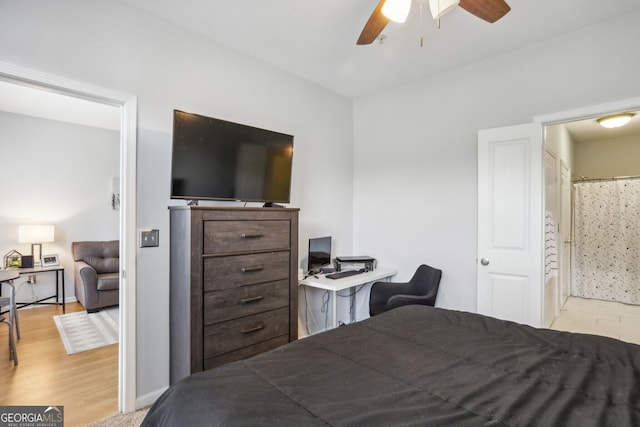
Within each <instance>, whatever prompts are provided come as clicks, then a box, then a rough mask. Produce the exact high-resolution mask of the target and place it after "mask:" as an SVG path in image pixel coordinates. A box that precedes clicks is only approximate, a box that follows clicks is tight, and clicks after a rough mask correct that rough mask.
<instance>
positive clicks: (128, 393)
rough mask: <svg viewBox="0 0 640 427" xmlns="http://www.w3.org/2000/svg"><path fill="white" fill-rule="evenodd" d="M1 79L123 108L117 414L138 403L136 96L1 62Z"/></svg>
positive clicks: (121, 110) (130, 409)
mask: <svg viewBox="0 0 640 427" xmlns="http://www.w3.org/2000/svg"><path fill="white" fill-rule="evenodd" d="M0 79H2V80H5V81H9V82H12V83H16V84H20V85H25V86H30V87H34V88H38V89H42V90H46V91H51V92H56V93H60V94H63V95H68V96H73V97H76V98H83V99H86V100H89V101H94V102H97V103H101V104H107V105H112V106H115V107H119V108H120V195H121V197H120V280H121V287H120V301H119V303H120V308H121V310H120V329H119V335H120V344H119V347H118V409H119V410H120V411H121V412H131V411H134V410H135V409H136V408H135V404H136V351H135V350H136V321H135V320H136V250H137V248H136V227H137V224H136V214H137V207H136V200H137V197H136V164H137V158H136V153H137V139H136V130H137V105H138V101H137V97H136V96H134V95H130V94H127V93H123V92H117V91H113V90H110V89H105V88H101V87H98V86H94V85H90V84H87V83H83V82H79V81H75V80H71V79H67V78H64V77H60V76H55V75H52V74H47V73H43V72H40V71H37V70H33V69H29V68H24V67H20V66H17V65H14V64H9V63H5V62H0Z"/></svg>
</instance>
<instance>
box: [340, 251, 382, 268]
mask: <svg viewBox="0 0 640 427" xmlns="http://www.w3.org/2000/svg"><path fill="white" fill-rule="evenodd" d="M376 264H377V263H376V259H375V258H371V257H370V256H366V255H363V256H339V257H335V258H334V260H333V265H334V266H335V268H336V271H343V270H363V269H364V271H372V270H375V269H376Z"/></svg>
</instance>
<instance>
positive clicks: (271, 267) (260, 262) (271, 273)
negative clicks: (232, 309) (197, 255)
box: [204, 251, 290, 292]
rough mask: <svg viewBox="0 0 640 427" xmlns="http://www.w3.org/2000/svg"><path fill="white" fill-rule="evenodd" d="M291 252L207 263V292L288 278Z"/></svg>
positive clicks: (205, 278)
mask: <svg viewBox="0 0 640 427" xmlns="http://www.w3.org/2000/svg"><path fill="white" fill-rule="evenodd" d="M289 258H290V254H289V252H288V251H282V252H268V253H262V254H249V255H230V256H222V257H208V258H205V259H204V290H205V292H207V291H216V290H222V289H230V288H235V287H238V286H245V285H253V284H256V283H264V282H272V281H274V280H280V279H286V278H288V277H289V267H290V265H289V262H290V260H289Z"/></svg>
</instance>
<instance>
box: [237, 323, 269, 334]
mask: <svg viewBox="0 0 640 427" xmlns="http://www.w3.org/2000/svg"><path fill="white" fill-rule="evenodd" d="M262 329H264V325H257V326H254V327H253V328H249V329H243V330H242V333H243V334H250V333H252V332H258V331H260V330H262Z"/></svg>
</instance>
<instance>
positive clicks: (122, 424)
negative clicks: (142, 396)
mask: <svg viewBox="0 0 640 427" xmlns="http://www.w3.org/2000/svg"><path fill="white" fill-rule="evenodd" d="M148 411H149V407H146V408H143V409H138V410H137V411H135V412H130V413H128V414H122V413H120V414H116V415H113V416H111V417H108V418H104V419H102V420H99V421H96V422H94V423H91V424H87V427H138V426H139V425H140V424H142V420H143V419H144V417H145V416H146V415H147V412H148Z"/></svg>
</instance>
